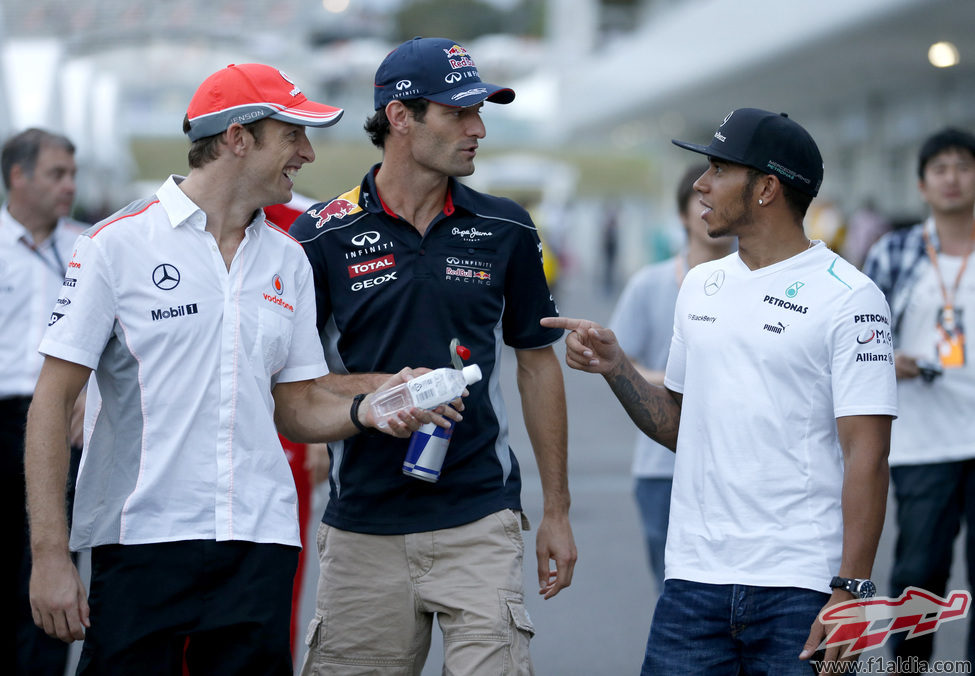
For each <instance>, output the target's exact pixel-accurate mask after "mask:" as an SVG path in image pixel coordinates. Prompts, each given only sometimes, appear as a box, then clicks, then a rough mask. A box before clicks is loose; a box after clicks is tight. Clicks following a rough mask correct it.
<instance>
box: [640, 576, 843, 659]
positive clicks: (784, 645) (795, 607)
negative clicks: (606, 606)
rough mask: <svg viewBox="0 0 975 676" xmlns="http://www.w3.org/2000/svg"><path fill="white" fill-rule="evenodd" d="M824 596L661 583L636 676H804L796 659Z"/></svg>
mask: <svg viewBox="0 0 975 676" xmlns="http://www.w3.org/2000/svg"><path fill="white" fill-rule="evenodd" d="M828 600H829V594H825V593H822V592H817V591H813V590H810V589H797V588H795V587H749V586H746V585H737V584H704V583H701V582H688V581H687V580H675V579H668V580H667V581H666V582H665V583H664V591H663V594H661V596H660V599H659V600H658V601H657V608H656V610H655V611H654V613H653V622H652V624H651V625H650V637H649V638H648V639H647V653H646V656H645V657H644V658H643V670H642V671H641V672H640V673H641V674H642V676H650V675H656V676H671V675H673V674H676V675H679V676H697V675H700V676H737V675H738V674H743V675H747V676H759V675H760V676H810V674H813V673H814V671H813V668H812V666H811V665H810V664H809V663H808V662H804V661H801V660H800V659H799V653H800V652H801V651H802V647H803V645H805V643H806V639H807V638H808V637H809V630H810V628H811V627H812V623H813V622H814V621H815V619H816V616H817V615H818V614H819V611H820V610H822V608H823V606H824V605H825V604H826V602H827V601H828Z"/></svg>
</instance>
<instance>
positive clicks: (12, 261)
mask: <svg viewBox="0 0 975 676" xmlns="http://www.w3.org/2000/svg"><path fill="white" fill-rule="evenodd" d="M86 227H87V226H86V225H84V224H82V223H79V222H77V221H72V220H70V219H67V218H62V219H61V220H59V221H58V224H57V226H55V228H54V230H53V231H52V232H51V234H50V235H49V236H48V237H47V239H45V240H44V241H43V242H42V243H41V245H40V246H35V245H34V240H33V238H32V237H31V235H30V232H28V230H27V228H25V227H24V226H23V225H21V224H20V223H19V222H18V221H17V219H15V218H14V217H13V216H12V215H11V214H10V211H9V210H8V209H7V205H6V204H4V205H3V207H2V208H0V399H3V398H6V397H27V396H30V395H31V394H33V393H34V385H35V384H36V383H37V376H38V374H40V372H41V364H42V363H43V362H44V358H43V357H42V356H41V355H40V353H38V351H37V346H38V345H40V342H41V337H42V336H43V335H44V329H45V328H46V327H47V323H48V321H50V318H51V310H52V308H54V301H55V300H56V299H57V297H58V294H59V293H60V292H61V283H62V282H63V281H64V273H65V266H66V265H67V264H68V261H69V260H71V252H72V251H74V243H75V240H76V239H77V238H78V235H80V234H81V233H82V231H83V230H84V229H85V228H86Z"/></svg>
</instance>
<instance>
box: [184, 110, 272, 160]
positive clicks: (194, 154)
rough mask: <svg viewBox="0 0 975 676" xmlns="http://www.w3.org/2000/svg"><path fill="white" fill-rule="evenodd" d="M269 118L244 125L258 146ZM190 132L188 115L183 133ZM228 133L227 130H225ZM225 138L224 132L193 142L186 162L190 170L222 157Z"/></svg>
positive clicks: (185, 118) (185, 116)
mask: <svg viewBox="0 0 975 676" xmlns="http://www.w3.org/2000/svg"><path fill="white" fill-rule="evenodd" d="M269 119H271V118H268V117H264V118H261V119H260V120H257V121H256V122H248V123H247V124H245V125H243V126H244V129H246V130H247V131H249V132H250V134H251V136H253V137H254V141H255V142H256V143H257V145H258V146H260V145H261V141H262V139H263V135H264V124H263V123H264V122H267V121H268V120H269ZM189 130H190V118H189V116H188V115H184V116H183V133H189ZM224 131H226V129H225V130H224ZM222 136H223V131H222V132H220V133H219V134H213V135H212V136H204V137H203V138H198V139H197V140H195V141H193V143H192V144H191V145H190V151H189V153H187V156H186V160H187V162H188V164H189V165H190V169H199V168H200V167H202V166H203V165H205V164H207V163H208V162H212V161H213V160H215V159H217V157H219V156H220V144H221V143H222V142H223V141H222V140H221V137H222Z"/></svg>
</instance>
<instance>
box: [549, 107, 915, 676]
mask: <svg viewBox="0 0 975 676" xmlns="http://www.w3.org/2000/svg"><path fill="white" fill-rule="evenodd" d="M674 143H675V144H677V145H678V146H681V147H683V148H687V149H688V150H691V151H693V152H697V153H701V154H704V155H707V156H708V159H709V164H710V166H709V168H708V170H707V171H706V172H704V174H702V175H701V177H700V178H698V179H697V181H696V183H695V184H694V188H695V190H697V192H698V193H699V194H700V203H701V209H702V218H703V219H704V221H705V222H706V223H707V226H708V234H709V235H711V236H712V237H718V236H722V235H734V236H737V237H738V251H737V252H736V253H733V254H730V255H729V256H726V257H725V258H720V259H718V260H715V261H710V262H707V263H703V264H701V265H699V266H697V267H695V268H693V269H692V270H691V271H690V272H689V273H688V274H687V276H686V277H685V278H684V282H683V284H682V286H681V290H680V293H679V296H678V299H677V307H676V310H675V313H674V336H673V340H672V342H671V349H670V355H669V358H668V361H667V370H666V376H665V379H664V385H663V386H662V387H661V386H655V385H650V384H649V383H647V382H646V381H645V380H644V379H643V378H642V377H641V376H640V375H639V374H638V373H637V372H636V371H635V370H634V368H633V367H632V366H631V365H630V362H629V361H628V360H627V359H626V357H625V355H624V354H623V351H622V350H621V349H620V347H619V344H618V343H617V342H616V339H615V336H614V335H613V333H612V331H609V330H607V329H604V328H602V327H600V326H598V325H596V324H594V323H593V322H590V321H587V320H579V319H567V318H550V319H546V320H544V321H543V322H542V323H543V325H544V326H553V327H561V328H566V329H571V330H572V333H570V334H569V336H567V338H566V347H567V352H566V360H567V362H568V363H569V365H570V366H572V367H573V368H576V369H579V370H583V371H587V372H590V373H599V374H602V375H603V376H604V377H605V378H606V380H607V382H608V383H609V385H610V387H611V388H612V390H613V392H614V393H615V394H616V396H617V398H618V399H619V400H620V401H621V403H623V405H624V407H625V408H626V410H627V412H628V413H629V415H630V417H631V418H632V419H633V421H634V422H635V423H636V424H637V426H638V427H639V428H640V429H641V430H643V431H644V432H645V433H646V434H648V435H649V436H650V437H652V438H653V439H655V440H656V441H658V442H660V443H662V444H664V445H666V446H669V447H670V448H672V449H675V450H676V452H677V456H676V465H675V470H674V486H673V492H672V498H671V508H670V526H669V530H668V536H667V548H666V557H665V558H666V563H665V566H666V574H665V576H666V581H665V582H664V590H663V593H662V594H661V596H660V599H659V601H658V603H657V607H656V610H655V611H654V615H653V623H652V626H651V629H650V636H649V639H648V642H647V652H646V656H645V659H644V663H643V673H644V674H683V675H685V676H686V675H688V674H701V675H702V676H703V675H705V674H707V675H708V676H714V675H715V674H717V675H722V674H727V675H728V676H734V675H735V674H739V673H747V674H767V675H769V676H771V675H773V674H774V675H775V676H790V675H793V674H795V675H796V676H798V675H800V674H803V675H804V674H808V673H809V669H810V667H809V665H808V664H807V663H805V662H803V661H802V660H809V659H810V658H813V659H819V655H816V656H815V657H814V654H815V652H816V650H817V648H819V646H820V644H821V642H822V641H823V639H824V638H825V636H826V632H825V630H824V627H823V625H822V623H820V622H819V620H818V619H817V617H818V614H819V612H820V611H821V609H823V608H824V607H825V606H828V605H832V604H836V603H840V602H843V601H851V600H853V599H854V598H857V597H860V598H863V597H867V596H871V595H872V594H873V593H874V590H875V588H874V585H873V583H872V582H870V580H869V577H870V572H871V568H872V566H873V561H874V555H875V553H876V549H877V542H878V540H879V537H880V531H881V529H882V527H883V523H884V509H885V504H886V496H887V452H888V448H889V443H890V424H891V419H892V417H893V416H894V415H895V414H896V391H895V387H896V386H895V383H894V368H893V352H892V346H891V342H890V321H889V316H890V314H889V311H888V308H887V303H886V302H885V300H884V298H883V295H882V294H881V293H880V291H879V290H878V289H877V287H876V286H875V285H874V284H873V283H872V282H871V281H870V280H869V279H868V278H867V277H866V276H864V275H862V274H861V273H860V272H858V271H857V270H856V269H855V268H854V267H853V266H852V265H850V264H849V263H847V262H846V261H844V260H843V259H842V258H840V257H839V256H838V255H836V254H835V253H833V252H832V251H830V250H829V249H828V248H826V246H825V244H823V243H822V242H817V241H809V239H808V238H807V237H806V235H805V232H804V230H803V225H802V219H803V216H804V215H805V212H806V209H807V207H808V206H809V203H810V202H811V201H812V199H813V198H814V197H815V196H816V194H817V192H818V191H819V187H820V184H821V182H822V178H823V161H822V157H821V156H820V153H819V149H818V148H817V147H816V144H815V142H814V141H813V139H812V137H811V136H810V135H809V134H808V133H807V132H806V130H805V129H803V128H802V127H801V126H799V125H798V124H796V123H795V122H794V121H792V120H791V119H789V118H788V117H787V116H786V115H784V114H775V113H771V112H768V111H764V110H758V109H755V108H743V109H738V110H735V111H733V112H731V113H730V114H729V115H728V116H727V117H725V119H724V121H723V122H722V123H721V125H720V126H719V127H718V129H717V131H715V133H714V136H713V138H712V139H711V142H710V144H709V145H707V146H704V145H696V144H691V143H685V142H682V141H674ZM838 655H839V651H838V648H837V646H835V645H828V646H826V650H825V652H824V653H823V656H824V657H825V658H826V659H835V658H836V657H838Z"/></svg>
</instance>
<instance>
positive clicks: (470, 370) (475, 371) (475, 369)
mask: <svg viewBox="0 0 975 676" xmlns="http://www.w3.org/2000/svg"><path fill="white" fill-rule="evenodd" d="M461 373H463V374H464V382H465V383H467V384H468V385H473V384H474V383H476V382H477V381H479V380H480V379H481V367H480V366H478V365H477V364H471V365H470V366H465V367H464V368H463V370H461Z"/></svg>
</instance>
